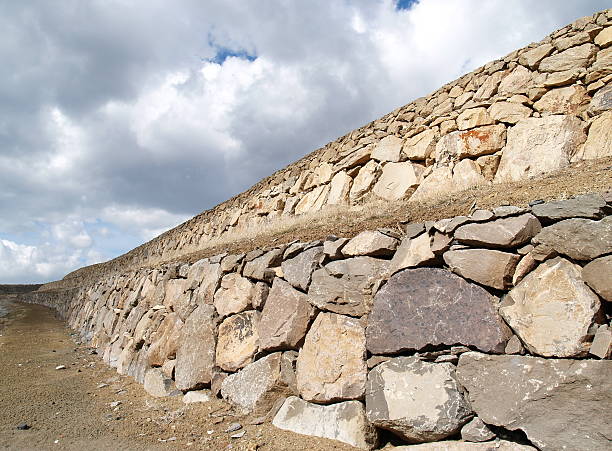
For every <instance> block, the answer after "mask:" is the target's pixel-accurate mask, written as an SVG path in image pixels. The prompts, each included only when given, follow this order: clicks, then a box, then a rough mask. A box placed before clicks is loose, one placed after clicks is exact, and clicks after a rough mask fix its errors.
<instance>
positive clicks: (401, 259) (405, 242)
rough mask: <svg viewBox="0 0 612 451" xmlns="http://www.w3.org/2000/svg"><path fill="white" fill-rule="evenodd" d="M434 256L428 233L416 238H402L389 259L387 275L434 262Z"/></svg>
mask: <svg viewBox="0 0 612 451" xmlns="http://www.w3.org/2000/svg"><path fill="white" fill-rule="evenodd" d="M435 259H436V255H435V254H434V253H433V250H432V247H431V237H430V236H429V233H422V234H420V235H419V236H417V237H416V238H407V237H406V238H404V239H402V242H401V244H400V245H399V247H398V248H397V251H395V255H394V256H393V258H392V259H391V265H390V268H389V273H390V274H393V273H396V272H398V271H399V270H401V269H405V268H413V267H415V266H422V265H426V264H429V263H432V262H434V261H435Z"/></svg>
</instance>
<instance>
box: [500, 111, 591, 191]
mask: <svg viewBox="0 0 612 451" xmlns="http://www.w3.org/2000/svg"><path fill="white" fill-rule="evenodd" d="M585 140H586V135H585V133H584V127H583V123H582V121H580V119H578V118H576V117H572V116H564V115H558V116H557V115H555V116H547V117H542V118H528V119H524V120H522V121H519V122H518V123H517V124H516V125H515V126H514V127H511V128H510V129H509V130H508V140H507V144H506V147H505V149H504V151H503V154H502V158H501V161H500V163H499V168H498V170H497V174H496V175H495V182H498V183H501V182H508V181H517V180H523V179H525V178H528V177H533V176H538V175H542V174H545V173H546V172H550V171H554V170H557V169H561V168H563V167H566V166H567V165H568V164H569V161H570V158H571V156H572V155H573V154H574V153H575V152H576V151H577V150H578V147H579V146H580V144H582V143H583V142H584V141H585Z"/></svg>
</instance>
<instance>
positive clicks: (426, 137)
mask: <svg viewBox="0 0 612 451" xmlns="http://www.w3.org/2000/svg"><path fill="white" fill-rule="evenodd" d="M437 140H438V131H437V129H436V128H428V129H427V130H425V131H422V132H421V133H418V134H416V135H414V136H412V137H411V138H408V139H407V140H406V142H405V144H404V147H403V149H402V152H403V153H404V155H406V157H407V158H408V159H409V160H415V161H420V160H426V159H427V158H429V156H430V155H431V154H432V152H434V151H435V150H436V142H437Z"/></svg>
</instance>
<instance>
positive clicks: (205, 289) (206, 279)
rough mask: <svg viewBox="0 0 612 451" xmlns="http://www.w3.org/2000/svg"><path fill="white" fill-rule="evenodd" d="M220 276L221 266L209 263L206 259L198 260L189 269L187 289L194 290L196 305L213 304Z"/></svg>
mask: <svg viewBox="0 0 612 451" xmlns="http://www.w3.org/2000/svg"><path fill="white" fill-rule="evenodd" d="M221 276H222V271H221V265H220V264H219V263H211V262H210V261H209V260H208V259H203V260H199V261H197V262H195V263H194V264H193V265H191V266H190V267H189V272H188V274H187V282H188V284H187V287H188V288H190V289H193V290H194V293H193V297H194V299H195V300H196V304H212V303H213V297H214V295H215V291H216V290H217V287H218V286H219V281H220V280H221Z"/></svg>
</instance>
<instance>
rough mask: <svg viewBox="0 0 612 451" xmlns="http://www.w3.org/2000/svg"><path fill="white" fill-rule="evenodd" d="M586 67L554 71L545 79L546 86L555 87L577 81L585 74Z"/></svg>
mask: <svg viewBox="0 0 612 451" xmlns="http://www.w3.org/2000/svg"><path fill="white" fill-rule="evenodd" d="M584 74H585V70H584V69H571V70H564V71H561V72H552V73H550V74H548V75H547V76H546V80H544V84H543V85H544V87H545V88H554V87H557V86H566V85H571V84H572V83H575V82H576V81H577V80H578V79H579V78H581V77H582V76H584Z"/></svg>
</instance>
